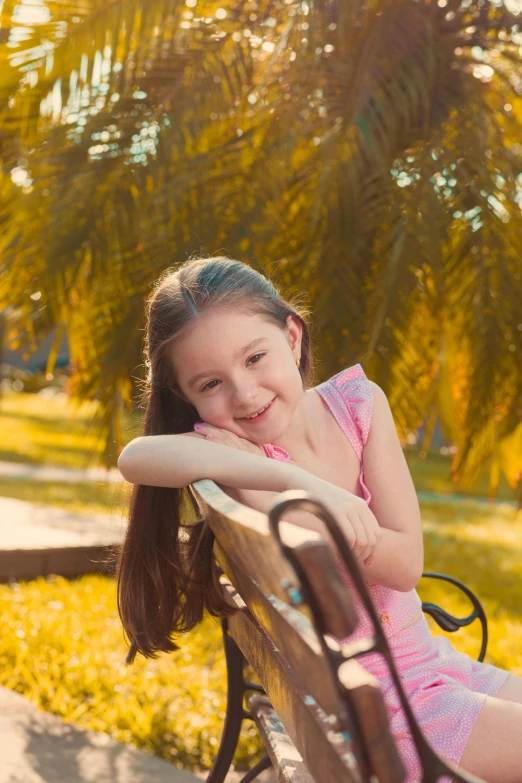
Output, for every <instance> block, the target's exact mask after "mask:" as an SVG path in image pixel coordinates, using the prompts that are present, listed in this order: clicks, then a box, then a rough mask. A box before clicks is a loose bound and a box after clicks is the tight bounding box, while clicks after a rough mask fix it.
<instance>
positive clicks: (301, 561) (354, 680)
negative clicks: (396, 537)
mask: <svg viewBox="0 0 522 783" xmlns="http://www.w3.org/2000/svg"><path fill="white" fill-rule="evenodd" d="M193 489H194V490H195V493H196V497H197V500H198V502H199V503H200V504H201V506H202V512H203V514H204V516H205V518H206V521H207V523H208V524H209V526H210V527H211V529H212V531H213V533H214V535H215V539H216V541H215V553H216V557H217V560H218V562H219V564H220V565H221V567H222V569H223V571H224V573H225V574H226V577H227V578H228V580H230V581H229V584H228V587H227V585H224V590H226V591H227V593H228V595H229V598H230V600H231V601H232V602H234V604H235V606H236V607H237V609H238V611H237V612H235V613H234V614H233V615H232V616H231V617H230V618H229V620H228V627H229V631H230V633H231V635H232V636H233V638H234V639H235V641H236V643H237V645H238V646H239V648H240V649H241V651H242V653H243V655H244V656H245V658H246V659H247V661H248V662H249V663H250V665H251V666H252V668H253V669H254V671H255V672H256V674H257V676H258V677H259V679H260V681H261V683H262V685H263V687H264V689H265V691H266V693H267V695H268V697H269V699H270V702H271V704H272V705H273V707H274V709H275V711H276V713H277V716H278V718H279V719H280V720H281V722H282V724H283V725H284V727H285V729H286V731H287V732H288V734H289V736H290V737H291V739H292V741H293V743H294V745H295V746H296V748H297V750H298V751H299V753H300V754H301V756H302V757H303V759H304V762H305V764H306V767H307V769H308V770H309V772H310V773H311V775H312V776H313V778H314V780H315V781H316V782H317V783H331V781H332V780H339V781H340V780H342V781H346V783H352V782H353V783H362V782H363V781H369V780H370V778H371V775H375V777H376V778H377V779H378V780H379V781H380V783H400V781H402V780H404V777H405V775H404V769H403V766H402V763H401V761H400V758H399V755H398V753H397V750H396V748H395V745H394V743H393V740H392V737H391V734H390V731H389V727H388V719H387V714H386V710H385V707H384V701H383V698H382V695H381V692H380V690H379V687H378V683H377V681H376V680H375V679H374V678H373V677H372V676H371V675H370V674H368V673H367V672H366V671H365V670H364V669H363V668H362V667H361V666H360V665H359V664H358V663H357V661H355V660H347V661H344V662H342V661H341V659H342V654H341V651H340V648H339V646H338V645H336V643H335V641H333V640H332V639H331V638H330V635H332V636H334V637H337V638H344V637H346V636H349V635H350V634H351V633H352V631H353V630H354V628H355V625H356V622H357V618H356V615H355V612H354V609H353V604H352V601H351V598H350V594H349V591H348V588H347V587H346V585H345V584H344V582H343V581H342V579H341V577H340V575H339V573H338V570H337V569H336V566H335V562H334V559H333V555H332V553H331V551H330V549H329V547H328V546H327V545H326V543H325V542H324V541H323V540H322V538H321V537H320V536H319V534H317V533H314V532H313V531H309V530H304V529H303V528H299V527H297V526H295V525H292V524H289V523H285V522H280V526H279V532H280V536H281V541H282V543H283V547H282V546H281V544H280V543H279V541H278V540H277V537H276V536H274V535H273V531H271V530H270V527H269V523H268V518H267V516H266V515H264V514H262V513H260V512H258V511H255V510H253V509H249V508H247V507H245V506H242V505H241V504H239V503H237V502H236V501H234V500H232V499H231V498H229V497H228V496H227V495H225V493H223V492H222V491H221V490H220V489H219V488H218V487H217V486H216V485H215V484H214V483H213V482H212V481H198V482H197V483H196V484H194V485H193ZM284 550H285V551H284ZM289 550H291V552H292V554H293V558H292V559H293V562H294V566H292V565H290V562H289V559H288V552H289ZM318 617H319V618H320V622H319V626H320V627H318V622H317V618H318ZM332 656H338V661H341V663H342V665H340V666H332Z"/></svg>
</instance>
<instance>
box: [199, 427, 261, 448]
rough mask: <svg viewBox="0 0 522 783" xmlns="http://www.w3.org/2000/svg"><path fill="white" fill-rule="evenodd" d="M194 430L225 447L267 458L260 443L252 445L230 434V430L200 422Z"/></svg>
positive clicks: (244, 439) (248, 441)
mask: <svg viewBox="0 0 522 783" xmlns="http://www.w3.org/2000/svg"><path fill="white" fill-rule="evenodd" d="M194 430H195V431H196V432H197V433H199V434H200V435H204V436H205V437H206V438H207V439H208V440H211V441H214V442H215V443H221V444H222V445H223V446H230V447H231V448H233V449H240V450H241V451H250V452H251V453H252V454H257V455H259V456H261V457H266V454H265V450H264V448H263V447H262V446H261V445H260V444H259V443H252V441H251V440H247V439H246V438H240V437H239V435H235V434H234V433H233V432H229V430H224V429H221V428H220V427H215V426H214V425H213V424H207V423H206V422H201V423H199V422H198V423H197V424H195V425H194Z"/></svg>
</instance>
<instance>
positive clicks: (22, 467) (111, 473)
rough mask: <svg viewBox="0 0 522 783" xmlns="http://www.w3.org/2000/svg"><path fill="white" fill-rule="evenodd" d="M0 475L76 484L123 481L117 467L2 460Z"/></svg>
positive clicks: (0, 461) (16, 478) (17, 478)
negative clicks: (55, 464) (76, 466)
mask: <svg viewBox="0 0 522 783" xmlns="http://www.w3.org/2000/svg"><path fill="white" fill-rule="evenodd" d="M0 476H3V477H4V478H12V479H15V480H20V479H33V480H36V481H64V482H67V483H71V484H76V483H77V482H81V481H103V482H109V483H111V484H113V483H114V484H118V483H119V482H120V481H123V478H122V475H121V473H120V471H119V470H118V469H117V468H111V469H110V470H106V469H105V468H85V469H84V470H81V469H79V468H65V467H64V468H60V467H55V466H53V465H31V464H29V463H26V462H3V461H2V460H0Z"/></svg>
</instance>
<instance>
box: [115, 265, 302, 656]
mask: <svg viewBox="0 0 522 783" xmlns="http://www.w3.org/2000/svg"><path fill="white" fill-rule="evenodd" d="M298 300H299V297H293V298H292V301H290V302H289V301H287V300H285V299H283V297H282V296H281V295H280V293H279V291H278V290H277V288H276V287H275V286H274V284H273V283H272V282H271V281H270V280H268V279H267V278H266V277H265V276H264V275H262V274H260V273H259V272H257V271H255V270H254V269H252V268H251V267H249V266H248V265H246V264H243V263H241V262H240V261H233V260H231V259H229V258H223V257H218V258H206V259H203V258H199V259H193V260H190V261H187V262H186V263H185V264H183V265H181V266H179V267H178V268H177V269H175V270H174V271H168V272H166V273H165V274H164V275H163V276H162V277H161V278H160V280H159V281H158V284H157V286H156V287H155V290H154V291H153V293H152V295H151V296H150V297H149V300H148V302H147V311H146V314H147V329H146V343H145V359H146V365H147V367H148V371H149V372H148V378H147V381H146V385H145V388H144V395H143V405H144V408H145V422H144V432H143V434H144V435H165V434H169V433H183V432H192V431H193V429H194V424H195V423H196V421H198V418H199V417H198V414H197V411H196V409H195V408H194V407H193V406H192V405H190V404H189V403H188V402H185V401H184V399H183V398H182V397H180V396H178V394H174V393H173V392H172V391H171V389H176V390H177V391H178V392H180V389H179V385H178V383H177V380H176V378H175V375H174V368H173V364H172V362H171V361H170V360H169V358H168V354H167V350H166V349H167V348H168V346H169V345H170V344H171V343H172V341H173V340H175V339H176V338H178V337H180V336H181V335H183V334H184V333H185V332H186V331H187V330H189V329H190V328H191V327H192V326H193V325H194V324H195V322H196V321H197V320H198V319H199V317H200V316H201V315H202V314H203V313H205V312H208V311H209V310H210V309H214V308H225V307H226V308H229V307H230V308H233V309H234V310H235V311H236V312H237V311H238V310H240V311H241V312H244V313H249V314H261V315H264V316H265V317H267V318H268V319H270V320H271V321H272V322H273V323H275V324H277V325H278V326H280V327H281V329H285V328H286V326H287V324H286V319H287V317H288V316H289V315H293V316H295V317H297V318H298V319H299V320H300V321H301V323H302V326H303V334H302V353H301V365H300V368H299V371H300V373H301V377H302V380H303V386H304V388H307V387H308V385H309V383H310V381H311V378H312V374H313V367H312V352H311V344H310V332H309V329H308V326H307V323H306V320H305V318H306V316H307V311H306V309H305V307H304V306H303V305H302V304H301V302H300V301H298ZM198 516H200V515H199V510H198V508H197V504H196V502H195V498H194V496H193V494H192V492H191V489H190V487H185V488H183V489H172V488H167V487H149V486H142V485H138V484H136V485H135V486H134V488H133V493H132V498H131V503H130V514H129V524H128V527H127V533H126V536H125V540H124V543H123V545H122V547H121V549H120V552H119V556H118V563H117V579H118V611H119V614H120V618H121V621H122V623H123V628H124V631H125V633H126V636H127V638H128V640H129V642H130V649H129V652H128V654H127V658H126V663H127V665H128V664H130V663H132V662H133V661H134V659H135V657H136V654H137V653H138V652H140V653H141V654H142V655H144V656H145V657H147V658H155V657H156V653H157V652H158V651H160V650H161V651H164V652H170V651H172V650H176V649H178V647H177V645H176V644H175V643H174V641H173V635H174V634H180V633H185V632H186V631H189V630H190V629H191V628H193V627H194V626H195V625H197V624H198V623H199V622H200V621H201V620H202V618H203V614H204V611H205V610H206V611H208V612H209V613H210V614H212V615H214V616H216V617H219V616H224V615H227V614H230V612H231V611H232V610H231V608H230V606H229V604H227V603H226V602H225V600H224V598H223V595H222V592H221V589H220V586H219V581H218V575H217V570H216V568H215V565H214V558H213V543H214V536H213V533H212V531H211V530H210V528H209V527H208V525H207V524H206V523H205V521H204V520H202V519H199V520H198ZM191 517H192V518H191Z"/></svg>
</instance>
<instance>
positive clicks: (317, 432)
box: [273, 389, 327, 458]
mask: <svg viewBox="0 0 522 783" xmlns="http://www.w3.org/2000/svg"><path fill="white" fill-rule="evenodd" d="M324 423H325V419H324V409H323V406H322V401H321V397H320V395H319V394H318V393H317V392H316V391H314V389H307V390H306V391H303V395H302V397H301V400H300V402H299V405H298V406H297V408H296V409H295V411H294V415H293V417H292V420H291V422H290V426H289V427H288V429H287V430H286V432H284V433H283V435H281V436H280V437H279V438H277V440H276V441H274V444H273V445H274V446H280V447H281V448H282V449H284V450H285V451H287V452H288V454H289V455H290V457H291V458H293V457H294V456H295V455H297V454H299V455H300V456H301V457H307V456H310V457H319V456H320V455H321V453H322V452H323V450H324V445H325V436H326V434H327V433H326V428H325V427H324Z"/></svg>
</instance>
